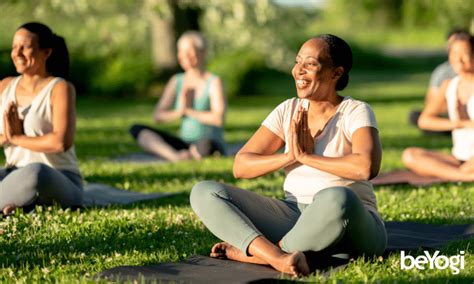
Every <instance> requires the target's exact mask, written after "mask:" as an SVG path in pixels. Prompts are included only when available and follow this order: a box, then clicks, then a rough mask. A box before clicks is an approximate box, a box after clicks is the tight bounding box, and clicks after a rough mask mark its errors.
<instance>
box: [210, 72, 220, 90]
mask: <svg viewBox="0 0 474 284" xmlns="http://www.w3.org/2000/svg"><path fill="white" fill-rule="evenodd" d="M210 87H211V89H213V90H214V91H220V92H222V90H223V85H222V80H221V78H220V77H219V76H217V75H214V78H213V80H212V81H211V86H210Z"/></svg>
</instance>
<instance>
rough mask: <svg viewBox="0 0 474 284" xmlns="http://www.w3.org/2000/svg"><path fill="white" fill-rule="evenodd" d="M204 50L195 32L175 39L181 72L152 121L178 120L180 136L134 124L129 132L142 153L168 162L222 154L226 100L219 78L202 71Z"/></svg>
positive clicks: (199, 34) (164, 95)
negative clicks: (144, 151)
mask: <svg viewBox="0 0 474 284" xmlns="http://www.w3.org/2000/svg"><path fill="white" fill-rule="evenodd" d="M206 49H207V47H206V41H205V39H204V37H203V36H202V34H201V33H199V32H196V31H188V32H186V33H184V34H183V35H182V36H181V37H180V38H179V40H178V62H179V64H180V66H181V67H182V68H183V69H184V73H179V74H176V75H174V76H173V77H172V78H171V79H170V80H169V81H168V83H167V84H166V87H165V90H164V92H163V95H162V97H161V98H160V100H159V101H158V103H157V105H156V108H155V112H154V115H153V118H154V120H155V121H156V122H158V123H160V124H161V123H166V122H170V121H173V120H176V119H181V129H180V135H179V137H176V136H174V135H172V134H169V133H166V132H165V131H162V130H158V129H155V128H152V127H150V126H146V125H141V124H135V125H133V126H132V127H131V128H130V133H131V134H132V136H133V137H134V139H135V140H136V141H137V143H138V145H140V147H141V148H143V149H144V150H146V151H148V152H150V153H152V154H154V155H156V156H158V157H160V158H163V159H165V160H169V161H179V160H187V159H200V158H201V157H205V156H209V155H211V154H213V153H214V152H218V153H220V154H225V153H226V144H225V142H224V136H223V132H224V130H223V126H224V119H225V112H226V98H225V96H224V91H223V87H222V81H221V79H220V78H219V77H218V76H216V75H214V74H212V73H210V72H209V71H207V70H206V68H205V57H206Z"/></svg>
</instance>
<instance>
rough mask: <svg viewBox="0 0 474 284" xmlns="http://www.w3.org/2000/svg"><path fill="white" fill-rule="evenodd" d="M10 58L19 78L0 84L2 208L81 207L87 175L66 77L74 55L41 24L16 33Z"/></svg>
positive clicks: (59, 38) (25, 25) (10, 78)
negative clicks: (77, 149)
mask: <svg viewBox="0 0 474 284" xmlns="http://www.w3.org/2000/svg"><path fill="white" fill-rule="evenodd" d="M11 58H12V61H13V64H14V65H15V68H16V71H17V72H18V73H19V74H20V76H18V77H9V78H5V79H3V80H2V81H1V82H0V93H1V94H2V95H1V111H2V114H3V115H2V116H0V142H1V144H2V145H3V147H4V150H5V156H6V167H5V169H3V170H2V171H0V180H1V182H0V210H1V211H2V213H3V214H4V215H8V214H10V213H12V212H13V210H14V209H15V208H16V207H31V206H34V205H35V204H45V205H51V204H53V203H58V204H60V205H61V206H63V207H70V206H79V205H81V204H82V177H81V174H80V172H79V167H78V165H77V159H76V154H75V151H74V134H75V130H76V112H75V90H74V87H73V86H72V85H71V84H70V83H68V82H67V81H66V80H65V79H67V78H68V75H69V56H68V51H67V47H66V44H65V42H64V39H63V38H61V37H59V36H57V35H55V34H53V32H52V31H51V29H50V28H48V27H47V26H45V25H43V24H40V23H27V24H24V25H22V26H21V27H20V28H18V30H17V31H16V32H15V35H14V37H13V43H12V51H11Z"/></svg>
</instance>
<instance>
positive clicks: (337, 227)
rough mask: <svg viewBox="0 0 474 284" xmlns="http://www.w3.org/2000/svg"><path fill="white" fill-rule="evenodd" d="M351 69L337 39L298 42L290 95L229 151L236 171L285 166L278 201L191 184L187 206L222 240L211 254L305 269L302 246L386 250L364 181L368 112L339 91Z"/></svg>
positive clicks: (372, 137) (375, 156) (326, 250)
mask: <svg viewBox="0 0 474 284" xmlns="http://www.w3.org/2000/svg"><path fill="white" fill-rule="evenodd" d="M351 68H352V51H351V48H350V47H349V45H348V44H347V43H346V42H345V41H344V40H342V39H340V38H339V37H336V36H334V35H321V36H318V37H315V38H312V39H310V40H308V41H306V42H305V43H304V44H303V46H302V47H301V49H300V51H299V53H298V55H297V56H296V62H295V65H294V67H293V70H292V74H293V77H294V80H295V84H296V93H297V98H290V99H288V100H286V101H284V102H282V103H281V104H280V105H279V106H277V107H276V108H275V109H274V110H273V111H272V112H271V113H270V114H269V115H268V117H267V118H266V119H265V120H264V121H263V123H262V126H261V127H260V128H259V129H258V130H257V131H256V133H255V134H254V135H253V136H252V137H251V138H250V140H249V141H248V142H247V144H245V146H244V147H243V148H242V149H241V150H240V151H239V152H238V153H237V155H236V157H235V162H234V176H235V177H237V178H255V177H259V176H262V175H265V174H268V173H271V172H274V171H276V170H279V169H284V171H285V173H286V178H285V182H284V185H283V188H284V191H285V195H286V198H285V200H277V199H273V198H269V197H264V196H260V195H257V194H255V193H253V192H249V191H245V190H242V189H239V188H235V187H232V186H229V185H225V184H221V183H217V182H212V181H204V182H200V183H198V184H197V185H195V186H194V188H193V190H192V192H191V197H190V199H191V206H192V208H193V209H194V211H195V212H196V214H197V215H198V216H199V217H200V218H201V220H202V222H203V223H204V224H205V225H206V226H207V228H208V229H209V230H210V231H211V232H212V233H213V234H214V235H216V236H217V237H218V238H220V239H222V240H224V242H222V243H217V244H215V245H214V246H213V247H212V249H211V256H212V257H218V258H229V259H234V260H238V261H243V262H251V263H259V264H269V265H271V266H273V267H274V268H275V269H277V270H279V271H281V272H284V273H288V274H292V275H302V274H303V275H304V274H308V273H309V272H310V266H309V265H308V259H307V258H306V255H305V254H304V253H303V252H305V253H317V254H318V256H317V257H318V258H321V257H328V256H332V255H338V256H339V257H340V256H341V255H344V256H345V257H346V258H348V257H353V256H358V255H366V256H370V255H380V254H381V253H382V252H383V251H384V249H385V246H386V232H385V228H384V224H383V221H382V219H381V218H380V216H379V214H378V211H377V204H376V199H375V194H374V192H373V188H372V185H371V183H370V182H369V181H368V180H369V179H371V178H373V177H375V176H376V175H377V173H378V171H379V168H380V162H381V155H382V153H381V146H380V141H379V137H378V130H377V123H376V121H375V116H374V114H373V112H372V109H371V108H370V106H369V105H367V104H366V103H364V102H361V101H357V100H354V99H352V98H350V97H342V96H340V95H338V93H337V91H338V90H342V89H344V88H345V87H346V86H347V84H348V82H349V71H350V70H351ZM308 104H309V106H308V107H307V109H306V108H305V107H304V105H306V106H307V105H308ZM283 147H284V148H285V151H284V153H279V152H278V151H279V150H280V149H281V148H283Z"/></svg>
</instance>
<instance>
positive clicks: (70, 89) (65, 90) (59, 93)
mask: <svg viewBox="0 0 474 284" xmlns="http://www.w3.org/2000/svg"><path fill="white" fill-rule="evenodd" d="M52 96H53V99H60V98H64V99H66V98H75V97H76V89H75V88H74V85H73V84H71V83H70V82H68V81H66V80H59V82H57V83H56V84H55V85H54V87H53V91H52Z"/></svg>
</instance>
